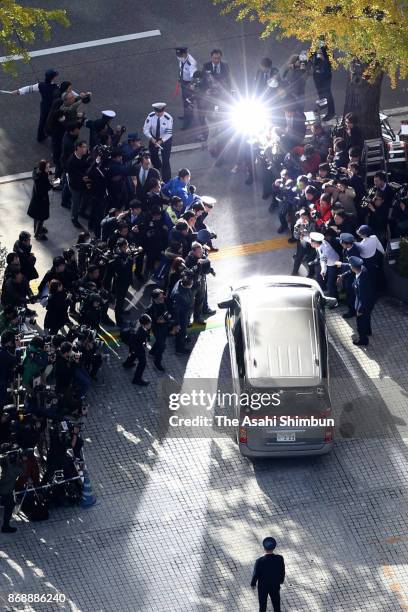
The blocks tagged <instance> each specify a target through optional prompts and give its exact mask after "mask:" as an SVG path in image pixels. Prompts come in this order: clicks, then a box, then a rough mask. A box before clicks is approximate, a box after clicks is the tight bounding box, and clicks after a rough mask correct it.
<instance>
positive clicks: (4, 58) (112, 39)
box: [0, 30, 161, 64]
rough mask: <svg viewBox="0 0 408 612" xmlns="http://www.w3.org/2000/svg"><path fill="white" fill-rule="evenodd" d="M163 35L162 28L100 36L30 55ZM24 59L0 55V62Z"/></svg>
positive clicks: (75, 49) (31, 52) (19, 56)
mask: <svg viewBox="0 0 408 612" xmlns="http://www.w3.org/2000/svg"><path fill="white" fill-rule="evenodd" d="M153 36H161V32H160V30H147V31H146V32H135V33H134V34H125V35H123V36H113V37H110V38H99V39H98V40H88V41H86V42H81V43H74V44H72V45H62V46H61V47H50V48H49V49H39V50H38V51H30V52H29V56H30V57H41V56H43V55H54V54H56V53H66V52H67V51H77V50H78V49H88V48H89V47H102V46H103V45H114V44H116V43H121V42H127V41H129V40H139V39H140V38H151V37H153ZM20 59H23V56H22V55H9V56H7V55H3V56H1V57H0V64H4V62H8V61H10V60H20Z"/></svg>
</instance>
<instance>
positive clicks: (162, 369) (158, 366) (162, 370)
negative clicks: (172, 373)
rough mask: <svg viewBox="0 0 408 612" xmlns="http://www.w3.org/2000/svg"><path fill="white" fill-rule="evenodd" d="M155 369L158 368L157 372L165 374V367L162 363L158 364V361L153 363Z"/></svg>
mask: <svg viewBox="0 0 408 612" xmlns="http://www.w3.org/2000/svg"><path fill="white" fill-rule="evenodd" d="M153 365H154V367H155V368H156V370H159V372H165V371H166V370H165V369H164V367H163V366H162V364H161V363H158V362H157V361H154V362H153Z"/></svg>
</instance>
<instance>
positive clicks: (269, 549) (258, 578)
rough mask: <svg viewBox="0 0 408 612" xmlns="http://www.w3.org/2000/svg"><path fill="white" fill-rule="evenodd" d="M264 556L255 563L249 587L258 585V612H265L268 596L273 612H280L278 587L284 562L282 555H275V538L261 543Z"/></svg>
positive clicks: (281, 579) (282, 574) (282, 580)
mask: <svg viewBox="0 0 408 612" xmlns="http://www.w3.org/2000/svg"><path fill="white" fill-rule="evenodd" d="M262 545H263V547H264V551H265V554H264V556H263V557H259V559H257V560H256V561H255V566H254V571H253V574H252V580H251V587H252V588H253V589H255V587H256V585H257V584H258V599H259V612H266V607H267V605H268V595H269V597H270V598H271V601H272V605H273V610H274V612H280V609H281V608H280V585H281V584H283V582H284V580H285V562H284V560H283V557H282V555H275V553H274V552H273V551H274V550H275V548H276V540H275V538H265V539H264V541H263V542H262Z"/></svg>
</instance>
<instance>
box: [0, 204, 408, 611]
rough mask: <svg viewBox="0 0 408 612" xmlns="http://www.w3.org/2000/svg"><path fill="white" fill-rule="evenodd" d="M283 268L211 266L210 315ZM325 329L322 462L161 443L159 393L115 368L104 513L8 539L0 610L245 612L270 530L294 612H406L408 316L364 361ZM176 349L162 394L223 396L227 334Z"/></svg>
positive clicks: (259, 262)
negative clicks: (328, 394) (233, 285)
mask: <svg viewBox="0 0 408 612" xmlns="http://www.w3.org/2000/svg"><path fill="white" fill-rule="evenodd" d="M63 212H64V211H58V214H62V213H63ZM263 215H264V213H263V210H258V211H257V212H256V216H257V220H258V221H257V222H260V219H262V218H263ZM221 217H222V218H223V217H224V215H223V214H222V215H221ZM265 219H268V217H267V216H266V217H265ZM270 223H271V226H273V225H274V223H275V221H274V220H271V221H270ZM215 227H216V229H217V230H218V231H220V227H217V217H215ZM262 237H263V236H262ZM227 244H228V242H227ZM231 244H232V242H231ZM41 248H44V247H41ZM288 259H289V253H288V252H287V251H283V252H280V251H277V252H274V253H269V254H265V253H264V254H262V255H261V254H254V255H251V256H248V257H246V258H238V259H236V260H234V262H233V263H232V262H231V261H229V260H225V261H219V262H217V273H218V275H217V279H216V280H215V281H212V280H211V281H210V282H211V283H212V284H211V292H210V293H211V298H212V303H215V300H216V295H217V294H218V292H219V291H220V290H221V289H222V288H223V287H224V286H225V285H226V284H227V283H229V282H230V281H231V282H233V280H234V279H237V278H239V277H240V276H241V275H242V274H246V273H248V272H249V271H250V270H251V271H253V270H256V271H258V272H262V271H264V272H272V271H273V272H284V271H287V270H288V268H289V262H288ZM328 318H329V328H330V335H331V350H330V360H331V373H332V395H333V404H334V410H335V415H336V422H337V423H338V427H337V440H336V445H335V448H334V451H333V452H332V453H331V454H330V455H327V456H324V457H321V458H319V457H317V458H303V459H278V460H273V461H272V460H257V461H254V462H251V461H249V460H247V459H245V458H243V457H241V456H240V455H239V454H238V453H237V451H236V446H235V444H234V442H233V441H232V440H231V439H230V438H229V437H227V436H225V437H216V438H214V439H209V438H202V439H194V438H191V437H185V438H182V439H180V438H173V437H171V436H170V435H166V436H164V435H163V431H162V428H161V421H160V412H161V410H162V407H161V406H160V405H158V404H157V398H158V396H159V395H160V393H161V388H162V384H160V385H157V386H156V384H152V385H151V386H150V387H149V388H148V389H147V390H144V389H141V390H140V389H138V388H134V387H133V386H132V385H131V384H130V377H131V373H129V372H124V371H123V369H122V367H121V364H120V362H119V361H117V360H115V359H114V358H112V359H111V362H110V364H109V366H105V367H104V372H103V377H101V379H100V381H99V383H98V384H97V385H96V386H95V388H94V389H93V390H92V393H91V397H90V402H91V406H92V409H91V411H90V416H89V418H88V420H87V422H86V429H85V432H84V437H85V439H86V457H87V461H88V463H89V468H90V474H91V479H92V485H93V489H94V492H95V494H96V495H97V497H98V504H97V505H96V506H95V507H93V508H91V509H89V510H80V509H78V508H66V509H60V510H57V511H55V510H54V511H52V514H51V518H50V520H49V521H48V522H45V523H36V524H35V523H32V524H22V523H20V524H19V530H18V532H17V534H16V535H15V536H10V537H7V538H6V537H5V536H1V539H0V609H2V610H3V609H4V610H27V611H28V610H35V612H37V611H39V612H42V611H43V610H47V611H48V610H53V611H54V610H56V611H57V610H71V611H75V610H76V611H77V610H82V611H84V612H99V611H104V612H105V611H111V610H112V611H113V610H114V611H115V612H116V611H120V612H122V611H131V612H139V611H140V612H148V611H149V612H162V611H163V612H164V611H165V612H189V611H197V612H210V611H211V612H213V611H216V612H233V611H235V610H237V611H238V610H239V611H241V610H242V611H248V612H250V611H253V610H256V608H257V606H256V598H255V595H254V594H253V593H252V592H251V590H250V589H249V588H248V582H249V579H250V574H251V570H252V564H253V560H254V558H255V557H256V556H258V555H259V554H261V551H260V548H259V543H260V541H261V540H262V538H263V537H264V536H265V535H266V534H269V533H270V534H273V535H275V537H276V538H277V540H278V542H279V552H281V553H282V554H283V555H284V556H285V559H286V564H287V582H286V583H285V586H284V588H283V590H282V601H283V610H284V611H285V612H286V611H289V610H291V611H296V612H310V611H313V612H314V611H316V612H329V611H330V612H331V611H334V612H337V611H339V612H340V611H343V610H344V611H346V610H347V611H349V610H353V611H360V610H364V611H365V610H373V611H388V610H389V611H395V610H400V609H401V610H404V609H408V579H407V568H408V565H407V543H408V509H407V508H408V505H407V500H408V467H407V465H408V464H407V448H406V445H405V443H404V439H408V434H407V432H406V412H407V402H406V397H407V390H408V374H407V369H406V366H405V358H404V357H405V352H406V337H407V332H408V316H407V312H406V311H405V310H404V309H403V308H400V307H398V305H395V304H394V303H392V302H391V301H389V300H387V299H382V300H381V301H380V303H379V304H378V305H377V307H376V310H375V314H374V325H373V330H374V337H373V341H372V343H371V345H370V348H369V349H368V350H365V349H364V350H362V349H360V348H358V347H354V346H353V345H352V343H351V331H352V328H351V325H350V323H349V321H344V320H343V319H342V318H341V316H340V312H339V311H333V312H330V314H329V317H328ZM217 320H219V321H221V319H217ZM172 348H173V347H169V350H168V352H167V354H166V355H165V363H166V365H167V366H168V367H167V372H166V374H165V375H164V376H162V377H161V379H160V380H161V381H164V380H165V381H170V383H168V384H170V385H176V384H183V381H184V385H185V387H186V388H187V386H188V381H189V380H191V379H196V378H197V377H198V376H199V375H200V373H201V375H202V374H203V373H205V376H206V378H207V379H216V378H217V377H218V379H219V380H218V385H219V386H220V387H221V388H228V386H229V363H228V357H227V352H226V350H225V334H224V331H223V328H222V325H221V326H220V325H218V326H217V325H215V326H214V327H213V329H210V330H208V331H205V332H202V333H200V334H199V335H198V336H197V341H196V344H195V346H194V351H193V353H192V355H191V357H190V359H189V360H188V362H187V360H185V359H183V358H181V359H179V358H177V359H175V358H173V351H172ZM121 354H123V349H121ZM186 366H187V367H186ZM155 376H156V375H154V374H153V370H152V368H151V366H149V369H148V371H147V373H146V377H147V378H149V379H150V380H154V379H155ZM10 593H51V594H53V593H63V594H65V596H66V598H67V601H66V603H65V604H56V603H54V604H31V607H30V606H29V605H27V606H25V607H24V606H23V605H21V604H16V605H11V604H8V603H7V596H8V595H9V594H10Z"/></svg>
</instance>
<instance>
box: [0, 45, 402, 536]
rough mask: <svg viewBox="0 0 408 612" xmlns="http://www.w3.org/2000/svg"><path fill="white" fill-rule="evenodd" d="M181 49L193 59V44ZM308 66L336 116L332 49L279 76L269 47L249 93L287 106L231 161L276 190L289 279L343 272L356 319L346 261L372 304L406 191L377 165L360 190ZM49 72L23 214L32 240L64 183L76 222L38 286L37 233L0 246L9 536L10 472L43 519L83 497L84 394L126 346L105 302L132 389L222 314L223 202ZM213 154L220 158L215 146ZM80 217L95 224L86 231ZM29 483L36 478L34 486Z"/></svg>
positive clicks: (335, 281)
mask: <svg viewBox="0 0 408 612" xmlns="http://www.w3.org/2000/svg"><path fill="white" fill-rule="evenodd" d="M177 51H178V53H177V55H178V59H179V62H180V63H181V64H182V66H181V68H180V69H181V70H182V69H183V70H184V68H185V65H186V62H188V61H189V59H188V58H189V57H190V56H189V54H188V53H187V51H188V50H187V49H185V48H183V49H178V50H177ZM221 57H222V54H221V53H220V51H219V50H214V52H213V54H212V55H211V59H212V61H211V62H210V63H208V65H207V64H206V65H205V73H211V74H212V75H213V77H214V79H215V80H217V79H218V80H219V81H222V80H223V79H224V80H225V81H226V82H228V83H230V73H229V68H228V65H227V64H225V63H224V62H223V61H222V60H221ZM309 67H311V69H312V71H313V78H314V80H315V84H316V88H317V89H318V91H319V95H320V94H322V95H323V94H324V95H325V97H326V99H327V101H328V109H327V115H326V117H325V118H324V119H325V120H329V119H331V117H332V115H333V113H334V104H333V100H332V97H331V92H330V79H331V70H330V65H329V59H328V56H327V54H326V53H325V51H324V49H323V50H322V48H321V49H320V51H319V52H318V53H317V54H315V57H313V56H312V58H311V59H310V60H307V58H306V59H305V58H302V57H299V56H297V58H295V59H294V60H293V62H292V64H290V66H289V67H288V68H287V69H286V71H285V73H282V75H280V73H279V71H278V70H277V69H274V68H273V67H272V63H271V61H270V60H269V59H268V58H265V59H264V60H262V62H261V65H260V68H259V70H258V73H257V75H256V93H257V95H258V96H259V98H260V99H263V100H266V101H267V102H269V103H270V104H272V102H271V100H272V98H271V95H272V94H271V92H272V93H273V96H274V97H275V99H279V101H280V103H279V106H278V105H277V106H276V113H275V114H276V116H275V117H274V120H273V122H272V123H273V125H272V126H271V129H270V130H268V131H267V133H264V134H263V136H262V138H261V139H259V140H257V141H256V142H254V141H251V142H250V143H248V142H247V141H246V140H245V138H242V139H241V144H242V150H243V153H242V152H241V151H240V152H239V153H238V155H237V156H236V157H235V159H234V161H236V162H237V164H236V166H235V168H236V167H239V165H240V164H242V165H243V166H244V167H245V170H246V172H247V181H246V182H247V183H251V182H252V181H253V179H254V167H255V160H257V162H258V165H259V166H260V168H261V172H262V186H263V198H264V199H269V198H270V199H271V204H270V210H271V211H274V210H275V209H277V211H278V217H279V222H280V227H279V229H278V232H279V233H284V232H288V233H289V238H288V240H289V242H293V243H294V244H295V245H296V252H295V254H294V263H293V271H292V273H293V275H296V274H298V273H299V270H300V267H301V265H302V264H304V265H305V266H306V271H307V274H308V275H309V276H315V277H316V278H317V280H318V282H319V283H320V284H321V286H322V288H324V289H325V290H326V291H327V292H328V294H329V295H330V296H332V297H337V296H338V289H339V284H341V283H342V285H343V288H344V290H345V293H346V301H347V306H348V311H347V313H346V314H345V315H344V316H345V317H346V318H348V317H350V318H351V317H353V316H356V315H357V317H359V315H360V314H361V313H359V312H358V306H356V288H355V286H354V285H355V283H353V282H352V279H350V276H348V275H347V270H346V272H345V266H346V267H347V265H351V264H352V263H353V262H354V267H353V266H351V269H352V270H353V272H354V274H355V276H356V278H357V277H360V281H361V274H360V272H361V266H363V267H364V269H365V270H366V271H368V276H367V278H368V280H369V284H370V286H371V289H372V291H371V289H370V291H371V293H370V296H371V297H370V300H371V302H370V304H371V306H370V308H371V309H372V307H373V304H374V301H375V300H374V298H373V297H372V296H374V295H375V294H376V291H377V288H378V285H379V283H381V274H380V269H381V257H382V254H383V253H384V246H385V243H386V240H387V238H389V237H390V236H391V237H393V236H400V235H402V234H404V233H405V232H407V231H408V200H407V194H406V192H404V190H403V189H401V190H399V191H397V192H396V191H395V190H394V189H393V188H392V187H391V186H390V185H389V184H388V183H387V177H386V175H385V174H384V173H382V172H378V173H377V174H376V175H375V176H374V188H373V189H372V190H371V191H369V193H367V191H366V187H365V184H366V183H365V177H364V168H363V167H362V164H361V157H362V148H363V138H362V134H361V132H360V130H359V127H358V118H357V117H356V116H354V115H351V114H349V115H347V116H346V117H345V122H344V125H342V126H340V127H336V128H335V130H333V131H329V130H328V128H327V127H325V126H324V125H323V124H322V123H320V122H316V123H315V124H314V125H313V126H312V133H311V135H308V136H307V135H306V123H305V115H304V83H305V79H306V77H307V75H308V70H309ZM319 71H320V72H319ZM47 72H48V73H49V74H48V77H47V75H46V81H45V83H47V78H48V86H49V92H48V89H47V92H48V93H49V100H48V103H49V105H48V109H47V112H45V110H44V113H43V112H42V114H41V117H40V125H39V133H38V137H39V140H42V139H43V136H45V135H46V134H48V135H50V136H51V140H52V147H53V158H54V164H55V174H54V177H52V175H51V174H50V164H49V163H48V162H47V161H46V160H41V161H40V163H39V164H38V167H37V168H36V169H35V170H34V173H33V181H34V187H33V192H32V197H31V201H30V205H29V209H28V214H29V216H30V217H32V219H33V221H34V235H33V236H34V238H35V239H36V240H46V239H47V233H48V230H47V228H46V226H45V225H44V223H45V222H46V220H47V219H48V217H49V192H50V190H51V189H59V190H61V205H62V206H63V207H66V208H70V210H71V219H72V222H73V224H74V226H75V227H78V228H79V229H81V230H83V231H81V233H80V234H79V236H78V240H77V242H76V244H75V245H73V248H69V249H66V250H64V251H63V252H62V253H61V255H58V256H56V257H54V259H53V261H52V266H51V267H50V269H49V270H48V271H47V272H46V273H45V275H44V276H43V278H42V279H41V280H40V282H39V284H38V289H37V291H36V293H35V294H34V293H33V291H32V289H31V288H30V282H31V281H33V280H35V279H37V278H38V277H39V275H38V272H37V270H36V258H35V255H34V253H33V247H32V243H31V234H30V233H29V232H28V231H22V232H21V233H20V234H19V236H18V239H17V240H16V242H15V244H14V247H13V251H12V252H10V253H8V254H7V257H6V269H5V272H4V278H3V285H2V291H1V304H2V311H1V313H0V333H1V347H0V407H1V409H2V413H1V416H0V444H1V445H2V446H1V448H0V457H1V459H0V460H1V468H2V472H1V477H0V496H1V501H2V504H3V506H4V508H5V512H4V521H3V527H2V530H3V531H4V532H9V533H12V532H14V531H15V527H11V526H10V518H11V515H12V512H13V508H14V505H15V498H14V494H13V491H14V486H15V482H16V479H17V484H16V491H22V497H21V498H20V500H21V499H23V502H24V503H23V504H22V508H23V510H24V511H25V513H26V514H27V516H29V518H32V519H33V520H35V519H36V518H37V519H40V518H44V517H45V516H46V514H47V508H48V506H49V504H50V503H56V504H61V503H68V502H69V503H72V502H75V501H78V500H79V499H81V493H82V480H81V473H82V472H81V470H82V469H83V467H84V459H83V453H82V438H81V435H80V429H81V419H82V418H83V417H84V416H86V413H87V400H86V397H87V393H88V391H89V389H90V387H91V385H92V382H93V381H94V380H96V379H97V377H98V372H99V370H100V368H101V366H102V364H103V358H104V356H108V355H109V354H111V353H113V354H116V355H117V353H116V350H115V344H117V341H116V339H115V338H114V336H113V335H112V333H110V332H109V331H108V330H107V329H106V327H110V326H111V325H113V324H114V322H113V321H112V320H111V318H110V315H109V309H110V308H111V309H112V310H113V312H114V316H115V323H116V325H117V326H118V327H119V328H120V336H121V339H122V341H123V342H124V343H125V344H127V345H128V348H129V352H128V356H127V358H126V360H125V361H124V362H123V367H124V368H126V369H128V368H129V369H131V368H133V367H134V374H133V378H132V382H133V383H134V384H135V385H139V386H146V385H148V384H149V381H147V380H145V379H144V377H143V375H144V370H145V367H146V362H147V359H146V353H147V351H148V350H149V353H150V355H151V357H152V358H153V364H154V366H155V368H156V370H157V371H158V372H163V371H164V370H165V365H164V364H163V354H164V353H165V351H166V348H167V345H168V343H169V341H170V340H171V342H172V343H173V342H174V350H175V354H176V355H180V356H183V355H187V354H188V353H189V348H188V342H189V336H188V333H187V330H188V327H189V326H190V325H192V324H193V323H198V324H200V325H202V324H205V320H206V317H207V316H210V315H212V314H214V312H215V311H214V310H212V309H211V307H210V306H209V304H208V297H207V278H208V275H211V274H215V272H214V270H213V267H212V265H211V261H210V256H211V252H213V251H216V250H217V248H216V247H215V246H214V244H213V241H214V240H215V239H216V236H215V234H214V233H213V232H212V231H211V229H210V227H208V217H209V215H210V213H211V211H212V209H213V206H214V200H213V199H212V198H210V197H209V196H199V195H198V194H197V193H196V189H195V188H194V186H192V185H191V184H190V179H191V175H190V172H189V170H188V169H186V168H182V169H181V170H179V172H178V174H177V176H175V177H174V178H172V179H171V180H168V181H166V182H163V181H162V177H161V174H160V171H159V169H158V168H155V167H153V164H152V160H151V153H150V152H149V150H147V149H146V148H145V147H144V146H143V144H142V141H141V138H140V137H139V135H138V134H137V133H130V134H128V135H127V136H126V137H125V136H124V134H125V129H124V128H123V127H121V126H118V127H117V128H116V129H115V130H114V129H113V128H112V127H111V122H112V119H113V118H114V117H115V113H114V112H113V111H104V112H103V113H102V116H101V117H100V118H99V119H96V120H87V119H86V118H85V115H84V113H83V106H82V105H83V104H87V103H88V102H89V100H90V97H91V94H90V93H89V92H85V93H81V94H79V95H78V94H75V93H74V92H72V86H71V83H69V82H63V83H61V84H60V85H59V86H57V85H56V84H55V83H54V79H55V76H56V73H55V71H47ZM183 74H184V73H183V71H182V72H181V75H183ZM194 74H195V73H194ZM207 78H208V77H207ZM202 79H203V75H202V74H201V76H200V74H198V75H197V74H195V76H194V75H192V78H191V79H190V81H189V82H184V83H182V86H183V87H182V95H183V102H184V111H185V117H184V119H185V125H186V126H187V127H188V126H189V125H190V122H191V121H192V120H193V115H194V111H195V106H194V104H195V105H196V106H197V108H198V110H199V111H200V112H199V119H200V125H201V127H204V128H205V138H204V137H203V136H202V137H201V139H206V138H207V137H208V132H207V128H206V125H207V124H206V120H205V119H206V116H205V113H204V114H203V112H204V110H205V108H206V107H205V105H204V106H203V104H201V106H200V105H199V102H200V99H201V102H202V98H200V96H199V97H198V98H197V97H194V96H192V95H191V94H192V91H194V88H196V89H197V88H199V84H200V83H201V82H202ZM182 80H183V79H182ZM271 81H273V83H272V84H271ZM188 83H190V84H188ZM228 86H229V87H230V85H228ZM273 96H272V97H273ZM224 98H225V96H224ZM271 108H272V107H271ZM274 108H275V107H274ZM81 109H82V110H81ZM83 125H85V126H86V127H87V128H89V130H90V138H89V145H88V143H87V142H85V141H83V140H80V139H79V133H80V130H81V127H82V126H83ZM218 144H220V143H218ZM221 144H222V143H221ZM218 161H223V159H222V154H221V155H218ZM80 216H81V217H82V218H85V219H88V231H85V230H84V228H83V227H82V225H81V223H80V222H79V217H80ZM353 258H354V259H353ZM357 260H359V261H360V262H361V265H360V264H359V262H358V261H357ZM359 265H360V268H359V267H358V266H359ZM359 270H360V271H359ZM339 279H340V280H339ZM147 281H151V282H153V283H154V289H153V291H152V292H151V303H150V305H149V306H148V308H147V309H145V311H144V312H142V313H140V312H139V315H138V321H137V323H136V324H135V323H134V316H132V313H131V312H128V307H130V308H133V307H134V304H133V296H134V291H135V289H140V288H141V287H143V286H144V285H145V283H146V282H147ZM35 302H38V303H40V304H41V305H42V306H43V307H44V309H45V317H44V325H43V327H44V333H39V332H38V328H37V327H34V325H35V317H36V315H37V312H36V311H35V310H33V309H32V308H30V305H31V303H35ZM356 308H357V310H356ZM358 331H359V333H360V337H359V341H357V342H356V344H367V343H368V336H369V335H371V323H370V318H369V315H368V318H367V317H365V318H364V319H361V317H360V320H359V321H358ZM173 338H174V339H173ZM150 344H151V346H150ZM27 484H29V485H30V487H31V489H34V490H33V491H31V490H30V492H29V494H27V492H26V490H25V489H26V487H27ZM17 498H18V496H17ZM23 506H25V507H23Z"/></svg>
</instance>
